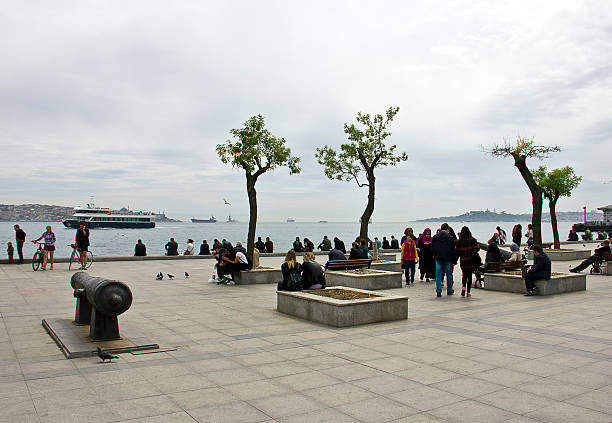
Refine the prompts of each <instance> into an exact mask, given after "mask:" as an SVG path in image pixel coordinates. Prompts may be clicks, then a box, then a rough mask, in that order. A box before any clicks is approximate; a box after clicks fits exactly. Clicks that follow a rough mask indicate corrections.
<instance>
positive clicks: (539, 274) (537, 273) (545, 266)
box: [525, 245, 550, 297]
mask: <svg viewBox="0 0 612 423" xmlns="http://www.w3.org/2000/svg"><path fill="white" fill-rule="evenodd" d="M531 249H532V250H533V266H531V268H530V269H529V270H528V271H527V274H526V275H525V289H526V290H527V292H526V293H525V296H526V297H531V296H532V295H535V290H536V286H535V283H534V282H535V281H537V280H538V279H545V280H548V279H550V258H548V256H547V255H546V254H545V253H544V252H543V251H542V247H540V246H539V245H534V246H533V247H532V248H531Z"/></svg>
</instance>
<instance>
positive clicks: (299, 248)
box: [293, 236, 304, 253]
mask: <svg viewBox="0 0 612 423" xmlns="http://www.w3.org/2000/svg"><path fill="white" fill-rule="evenodd" d="M293 251H295V252H296V253H302V252H304V245H303V244H302V241H300V237H299V236H296V237H295V241H293Z"/></svg>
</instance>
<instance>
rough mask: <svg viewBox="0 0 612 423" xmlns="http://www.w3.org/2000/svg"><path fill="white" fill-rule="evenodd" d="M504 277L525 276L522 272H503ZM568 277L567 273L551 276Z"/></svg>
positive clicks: (557, 273)
mask: <svg viewBox="0 0 612 423" xmlns="http://www.w3.org/2000/svg"><path fill="white" fill-rule="evenodd" d="M501 274H502V275H517V276H523V274H522V273H521V272H503V273H501ZM564 275H566V274H565V273H559V272H552V273H551V274H550V276H564Z"/></svg>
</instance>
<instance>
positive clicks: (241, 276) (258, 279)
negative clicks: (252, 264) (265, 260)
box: [234, 269, 283, 285]
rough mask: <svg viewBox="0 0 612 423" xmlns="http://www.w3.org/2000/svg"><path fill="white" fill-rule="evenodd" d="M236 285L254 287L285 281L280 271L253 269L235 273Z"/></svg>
mask: <svg viewBox="0 0 612 423" xmlns="http://www.w3.org/2000/svg"><path fill="white" fill-rule="evenodd" d="M234 277H235V280H234V282H236V285H253V284H260V283H279V282H281V281H282V280H283V273H282V272H281V270H280V269H252V270H241V271H240V272H238V273H234Z"/></svg>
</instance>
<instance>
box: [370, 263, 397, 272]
mask: <svg viewBox="0 0 612 423" xmlns="http://www.w3.org/2000/svg"><path fill="white" fill-rule="evenodd" d="M372 269H373V270H388V271H389V272H401V271H402V262H401V261H382V262H375V261H373V262H372Z"/></svg>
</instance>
